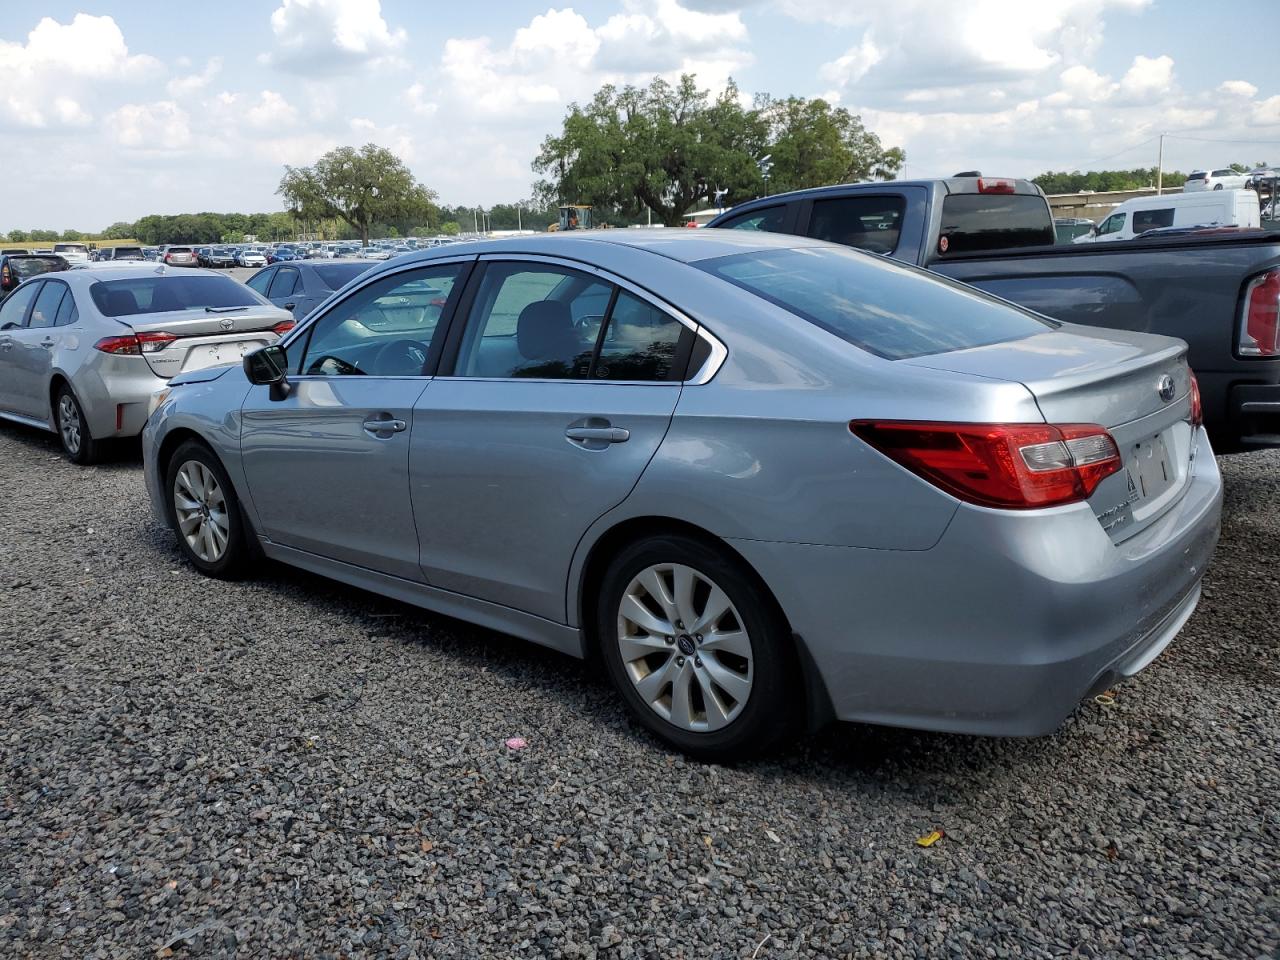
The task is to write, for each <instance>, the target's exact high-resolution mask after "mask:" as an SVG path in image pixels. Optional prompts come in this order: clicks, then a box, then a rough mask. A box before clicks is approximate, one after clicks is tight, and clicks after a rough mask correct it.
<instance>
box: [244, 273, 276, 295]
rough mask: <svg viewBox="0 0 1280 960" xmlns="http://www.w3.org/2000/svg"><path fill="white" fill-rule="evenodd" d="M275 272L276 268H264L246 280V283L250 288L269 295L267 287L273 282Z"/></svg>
mask: <svg viewBox="0 0 1280 960" xmlns="http://www.w3.org/2000/svg"><path fill="white" fill-rule="evenodd" d="M275 274H276V271H275V269H274V268H273V269H271V270H262V271H260V272H258V273H255V274H254V275H253V276H252V277H250V278H249V279H248V280H246V281H245V285H246V286H248V287H249V289H250V290H254V291H256V292H258V293H260V294H262V295H263V296H264V297H265V296H266V295H267V287H268V285H269V284H270V283H271V278H272V277H274V276H275Z"/></svg>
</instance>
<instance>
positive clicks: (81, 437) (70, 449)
mask: <svg viewBox="0 0 1280 960" xmlns="http://www.w3.org/2000/svg"><path fill="white" fill-rule="evenodd" d="M53 416H54V426H56V427H57V428H58V439H59V440H61V441H62V452H63V453H65V454H66V455H67V459H68V460H70V461H71V462H72V463H78V464H79V465H80V466H82V467H87V466H89V465H90V464H93V463H97V462H98V460H99V459H100V458H101V457H102V442H101V441H99V440H95V439H93V435H92V434H90V433H89V424H88V423H87V422H86V421H85V419H84V410H82V409H81V407H80V401H79V400H77V399H76V395H75V394H74V393H72V392H71V388H70V387H68V386H67V385H65V384H63V386H62V387H61V388H59V390H58V395H57V398H56V399H55V400H54V402H53Z"/></svg>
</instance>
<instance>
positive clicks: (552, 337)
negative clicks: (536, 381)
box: [516, 300, 579, 363]
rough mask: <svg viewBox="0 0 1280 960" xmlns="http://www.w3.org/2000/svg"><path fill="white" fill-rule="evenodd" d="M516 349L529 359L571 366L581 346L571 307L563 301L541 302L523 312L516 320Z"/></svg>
mask: <svg viewBox="0 0 1280 960" xmlns="http://www.w3.org/2000/svg"><path fill="white" fill-rule="evenodd" d="M516 346H517V347H518V348H519V350H520V355H521V356H522V357H524V358H525V359H526V360H562V361H564V362H565V363H571V362H572V361H573V359H574V357H576V356H577V355H578V347H579V344H578V335H577V333H576V332H575V331H574V329H573V316H572V314H570V313H569V305H568V304H567V303H561V302H560V301H559V300H538V301H537V302H535V303H531V304H529V305H528V306H527V307H525V308H524V309H523V310H521V311H520V318H519V319H518V320H517V321H516Z"/></svg>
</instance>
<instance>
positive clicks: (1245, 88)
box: [1218, 80, 1258, 97]
mask: <svg viewBox="0 0 1280 960" xmlns="http://www.w3.org/2000/svg"><path fill="white" fill-rule="evenodd" d="M1218 89H1219V90H1221V91H1222V92H1223V93H1225V94H1229V95H1230V96H1233V97H1252V96H1253V95H1254V94H1255V93H1257V92H1258V88H1257V87H1255V86H1254V85H1253V84H1252V83H1250V82H1249V81H1248V80H1223V81H1222V83H1221V84H1219V85H1218Z"/></svg>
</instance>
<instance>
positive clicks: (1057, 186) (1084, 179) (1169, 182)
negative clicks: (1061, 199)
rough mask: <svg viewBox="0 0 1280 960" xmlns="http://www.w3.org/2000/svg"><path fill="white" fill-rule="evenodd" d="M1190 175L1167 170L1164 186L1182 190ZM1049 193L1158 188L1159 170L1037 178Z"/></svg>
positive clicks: (1059, 173) (1064, 173)
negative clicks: (1157, 177)
mask: <svg viewBox="0 0 1280 960" xmlns="http://www.w3.org/2000/svg"><path fill="white" fill-rule="evenodd" d="M1186 180H1187V175H1186V174H1185V173H1182V172H1180V171H1178V170H1166V171H1165V172H1164V177H1163V179H1162V183H1163V185H1164V186H1166V187H1180V186H1182V185H1183V184H1184V183H1186ZM1032 182H1033V183H1035V184H1037V185H1039V187H1040V189H1041V190H1043V191H1044V192H1045V193H1049V194H1055V193H1080V192H1081V191H1085V192H1087V193H1105V192H1107V191H1110V190H1143V189H1145V188H1147V187H1154V186H1155V185H1156V168H1155V167H1136V168H1134V169H1133V170H1090V171H1088V172H1087V173H1081V172H1080V171H1079V170H1073V171H1071V172H1070V173H1068V172H1067V171H1065V170H1063V171H1053V170H1050V171H1049V172H1048V173H1042V174H1040V176H1038V177H1035V178H1033V180H1032Z"/></svg>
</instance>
